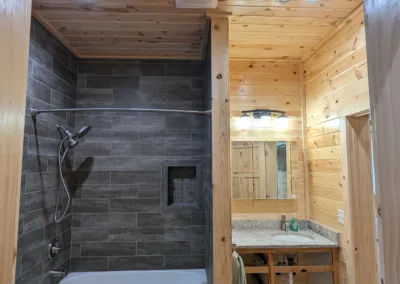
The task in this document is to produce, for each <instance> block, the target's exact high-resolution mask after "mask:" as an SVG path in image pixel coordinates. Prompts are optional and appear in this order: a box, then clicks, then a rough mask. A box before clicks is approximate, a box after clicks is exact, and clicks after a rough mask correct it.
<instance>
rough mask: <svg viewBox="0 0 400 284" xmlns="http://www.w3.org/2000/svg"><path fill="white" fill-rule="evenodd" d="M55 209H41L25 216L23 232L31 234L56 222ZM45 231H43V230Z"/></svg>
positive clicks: (52, 207)
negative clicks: (32, 231)
mask: <svg viewBox="0 0 400 284" xmlns="http://www.w3.org/2000/svg"><path fill="white" fill-rule="evenodd" d="M54 210H55V207H54V206H51V207H47V208H40V209H38V210H35V211H32V212H29V213H27V214H25V215H24V224H23V232H24V233H26V232H29V231H31V230H35V229H37V228H43V226H44V225H46V224H47V223H51V222H52V221H53V220H54ZM42 230H43V229H42Z"/></svg>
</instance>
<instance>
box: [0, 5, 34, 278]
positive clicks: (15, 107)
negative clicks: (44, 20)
mask: <svg viewBox="0 0 400 284" xmlns="http://www.w3.org/2000/svg"><path fill="white" fill-rule="evenodd" d="M30 25H31V0H26V1H17V0H8V1H7V0H6V1H0V283H4V284H12V283H14V281H15V266H16V257H17V234H18V219H19V216H18V215H19V203H20V188H21V169H22V155H23V147H22V145H23V140H24V124H25V104H26V103H25V101H26V83H27V71H28V53H29V34H30Z"/></svg>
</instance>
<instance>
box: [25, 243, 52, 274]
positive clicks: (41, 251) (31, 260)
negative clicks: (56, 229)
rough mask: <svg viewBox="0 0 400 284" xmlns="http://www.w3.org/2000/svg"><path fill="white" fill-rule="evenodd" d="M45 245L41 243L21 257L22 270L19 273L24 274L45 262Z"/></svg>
mask: <svg viewBox="0 0 400 284" xmlns="http://www.w3.org/2000/svg"><path fill="white" fill-rule="evenodd" d="M47 247H48V244H47V243H43V244H41V245H39V246H38V247H36V248H35V249H33V250H31V251H29V252H27V253H25V254H23V255H22V270H21V273H22V274H24V273H26V272H28V271H29V270H31V269H32V268H34V267H35V266H36V265H37V264H38V263H41V262H42V261H44V260H46V259H47V258H48V256H47Z"/></svg>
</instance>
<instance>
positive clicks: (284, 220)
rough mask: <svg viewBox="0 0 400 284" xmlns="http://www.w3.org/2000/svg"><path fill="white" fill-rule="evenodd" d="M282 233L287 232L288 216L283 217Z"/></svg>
mask: <svg viewBox="0 0 400 284" xmlns="http://www.w3.org/2000/svg"><path fill="white" fill-rule="evenodd" d="M281 231H284V232H286V231H287V223H286V215H282V217H281Z"/></svg>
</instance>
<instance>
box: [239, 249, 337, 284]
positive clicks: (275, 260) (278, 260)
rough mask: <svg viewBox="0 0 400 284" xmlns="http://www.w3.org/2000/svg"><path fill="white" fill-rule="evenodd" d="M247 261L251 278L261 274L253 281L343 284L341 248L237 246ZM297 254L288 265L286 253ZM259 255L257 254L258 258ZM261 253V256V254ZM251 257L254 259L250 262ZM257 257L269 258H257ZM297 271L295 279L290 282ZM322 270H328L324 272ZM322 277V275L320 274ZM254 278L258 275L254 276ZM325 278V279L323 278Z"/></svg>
mask: <svg viewBox="0 0 400 284" xmlns="http://www.w3.org/2000/svg"><path fill="white" fill-rule="evenodd" d="M236 252H237V253H239V254H240V255H241V256H242V258H243V260H244V263H245V271H246V274H247V276H248V279H249V280H250V279H251V275H255V274H257V275H258V276H257V278H259V279H260V281H257V280H250V281H249V284H250V283H268V284H283V283H285V284H286V283H294V284H315V283H318V284H322V283H324V284H325V283H332V284H339V248H335V247H333V248H332V247H323V248H256V247H255V248H237V249H236ZM287 254H296V258H297V260H295V264H293V265H288V263H287V261H286V263H285V265H282V263H284V262H285V257H284V256H285V255H287ZM256 256H257V257H256ZM259 256H261V258H260V257H259ZM249 259H251V260H250V261H249ZM256 259H260V260H266V261H257V260H256ZM289 273H294V277H293V279H294V280H293V282H290V281H288V277H289V276H288V275H289ZM321 273H324V274H323V275H322V274H321ZM317 274H318V275H319V276H318V275H317ZM253 278H255V277H254V276H253ZM321 279H323V280H321Z"/></svg>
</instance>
